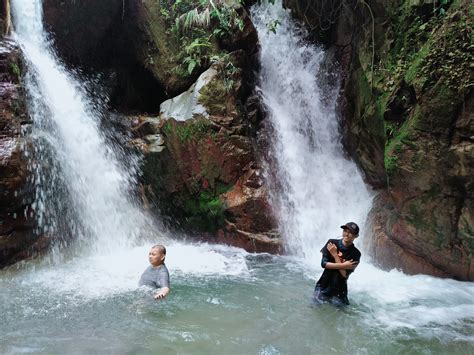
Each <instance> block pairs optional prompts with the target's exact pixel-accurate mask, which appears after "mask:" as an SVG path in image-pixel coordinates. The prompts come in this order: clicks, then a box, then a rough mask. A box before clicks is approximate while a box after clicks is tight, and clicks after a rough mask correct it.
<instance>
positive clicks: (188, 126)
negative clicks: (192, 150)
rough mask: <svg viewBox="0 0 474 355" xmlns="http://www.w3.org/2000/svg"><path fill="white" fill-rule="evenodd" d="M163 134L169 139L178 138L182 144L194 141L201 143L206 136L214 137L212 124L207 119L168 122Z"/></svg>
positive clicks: (164, 126)
mask: <svg viewBox="0 0 474 355" xmlns="http://www.w3.org/2000/svg"><path fill="white" fill-rule="evenodd" d="M162 132H163V133H164V134H165V135H166V136H167V137H168V138H171V139H172V138H173V137H176V138H177V139H178V140H179V142H180V143H181V144H185V143H187V142H188V141H189V140H191V139H193V140H196V141H199V140H200V139H202V138H203V137H205V136H206V135H212V134H213V133H214V132H213V131H212V130H211V123H210V122H209V120H208V119H206V118H203V117H202V118H196V119H192V120H187V121H185V122H176V121H168V122H166V123H165V124H164V125H163V128H162Z"/></svg>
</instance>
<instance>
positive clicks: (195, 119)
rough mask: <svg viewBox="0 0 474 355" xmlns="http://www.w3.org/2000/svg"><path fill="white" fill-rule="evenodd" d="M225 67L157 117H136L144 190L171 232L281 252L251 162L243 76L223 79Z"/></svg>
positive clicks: (165, 106) (208, 75)
mask: <svg viewBox="0 0 474 355" xmlns="http://www.w3.org/2000/svg"><path fill="white" fill-rule="evenodd" d="M223 69H224V66H223V64H222V63H221V64H216V65H214V66H212V67H211V68H210V69H209V70H208V71H206V72H204V73H203V74H202V75H201V77H200V78H199V79H198V80H197V82H196V83H195V84H194V85H193V86H192V87H191V88H190V89H189V90H188V91H187V92H185V93H183V94H182V95H181V96H180V97H177V98H173V99H171V100H169V101H168V102H164V103H163V104H162V112H161V115H160V117H157V118H151V117H148V118H145V117H141V118H138V119H137V120H136V124H135V128H134V131H135V135H136V136H137V138H136V139H135V140H134V141H133V142H132V144H134V145H135V146H137V147H139V148H140V149H141V150H142V151H143V152H144V154H145V159H144V169H143V183H144V186H145V188H144V191H145V194H146V195H147V199H148V200H149V201H151V202H154V203H155V204H156V206H157V207H159V209H160V212H161V214H162V215H163V216H166V217H168V218H169V220H170V225H172V226H173V227H176V226H178V227H179V228H181V229H183V230H185V231H186V232H188V233H191V234H194V235H195V236H196V237H198V238H204V239H205V240H208V241H214V242H220V243H226V244H231V245H234V246H239V247H243V248H245V249H246V250H248V251H253V252H255V251H258V252H261V251H266V252H273V253H276V252H280V251H281V240H280V239H279V238H278V235H277V233H276V232H275V230H276V222H275V220H274V219H273V216H272V211H271V208H270V206H269V204H268V199H267V194H266V190H265V186H264V184H263V179H262V178H261V169H260V167H259V166H258V164H257V163H256V151H255V142H254V140H253V138H252V136H253V133H252V122H253V121H254V120H256V117H250V116H249V115H248V114H247V112H250V111H251V110H247V109H244V108H243V107H244V106H245V103H243V102H242V101H241V94H240V92H241V84H242V82H241V76H240V74H238V73H234V74H232V78H231V77H226V75H230V73H228V72H226V71H225V70H223ZM231 79H232V82H233V85H232V87H229V88H228V89H226V87H225V84H226V81H227V82H228V81H230V80H231ZM253 123H255V122H253Z"/></svg>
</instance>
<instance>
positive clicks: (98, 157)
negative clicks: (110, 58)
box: [12, 0, 145, 252]
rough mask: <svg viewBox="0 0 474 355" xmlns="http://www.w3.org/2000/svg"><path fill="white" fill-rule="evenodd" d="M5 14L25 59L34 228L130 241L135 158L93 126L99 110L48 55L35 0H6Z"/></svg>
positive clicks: (100, 244) (135, 211)
mask: <svg viewBox="0 0 474 355" xmlns="http://www.w3.org/2000/svg"><path fill="white" fill-rule="evenodd" d="M12 14H13V20H14V21H13V22H14V37H15V39H16V40H17V41H18V43H19V44H20V46H21V48H22V51H23V53H24V56H25V58H26V61H27V67H28V72H27V75H26V88H27V93H28V96H29V105H30V107H29V111H30V114H31V116H32V118H33V128H32V136H33V139H34V143H33V146H34V152H33V155H34V156H35V159H32V166H31V169H32V172H33V176H34V179H35V186H36V191H37V192H36V198H35V203H34V205H33V207H34V209H35V213H36V216H37V220H38V224H39V230H38V233H44V234H46V235H58V234H59V236H60V237H62V238H63V239H64V238H66V237H67V235H73V238H74V239H75V240H78V241H82V242H83V244H84V245H89V247H92V249H93V250H95V251H99V252H105V251H108V250H111V249H116V248H117V247H123V246H126V245H130V243H132V242H133V241H134V239H135V238H136V237H138V235H139V234H140V229H141V228H142V226H143V224H144V222H145V219H144V218H143V215H142V213H141V211H140V209H139V208H138V207H137V206H136V205H135V203H134V201H133V199H132V198H131V197H130V194H129V192H130V190H131V188H132V186H133V184H134V182H135V181H134V176H135V167H136V160H135V159H133V157H131V156H129V155H128V156H127V154H125V153H124V152H123V151H122V152H120V150H119V149H118V147H113V149H112V147H111V146H110V144H107V139H106V137H105V136H104V135H103V134H101V132H100V131H99V124H100V119H101V117H102V115H103V110H102V109H101V107H100V105H98V104H97V103H96V102H94V101H92V100H91V99H90V97H88V95H87V94H86V92H85V89H84V87H83V86H84V85H83V84H82V85H81V83H80V81H77V80H76V79H75V78H74V77H73V76H72V74H71V73H69V72H68V71H67V70H66V69H65V67H64V66H63V65H62V64H61V63H60V62H59V60H58V59H57V58H56V56H55V54H54V52H53V50H52V48H51V46H50V43H49V41H48V38H47V37H46V35H45V31H44V29H43V24H42V4H41V1H40V0H14V1H12ZM99 96H100V93H99ZM117 152H119V153H117ZM120 158H126V162H121V159H120ZM35 161H36V163H35ZM122 164H126V165H127V169H126V170H125V169H124V168H123V165H122Z"/></svg>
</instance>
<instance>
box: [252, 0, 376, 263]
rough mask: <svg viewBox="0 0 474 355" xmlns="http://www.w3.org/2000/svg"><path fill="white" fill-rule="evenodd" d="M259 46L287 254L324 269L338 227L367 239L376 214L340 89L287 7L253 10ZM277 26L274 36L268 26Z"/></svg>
mask: <svg viewBox="0 0 474 355" xmlns="http://www.w3.org/2000/svg"><path fill="white" fill-rule="evenodd" d="M252 15H253V16H252V18H253V21H254V24H255V26H256V28H257V30H258V35H259V39H260V44H261V76H260V84H259V86H260V92H261V97H262V99H263V102H264V104H265V106H266V107H267V109H268V114H269V120H270V122H271V128H272V129H271V131H272V132H273V133H272V137H271V138H270V139H271V142H272V145H273V146H272V148H271V151H270V158H269V159H270V161H271V163H272V164H273V165H274V166H276V174H274V176H273V175H269V176H268V180H269V181H270V184H271V185H272V186H273V188H271V189H270V190H271V191H272V202H273V205H274V206H275V207H276V213H277V214H278V216H279V221H280V228H281V231H282V234H283V235H284V237H285V240H286V242H287V246H288V248H289V250H290V251H291V252H292V253H294V254H297V255H299V256H302V257H304V258H305V259H306V261H308V262H309V263H316V264H318V263H319V260H320V253H319V250H320V248H321V246H322V245H323V244H324V242H325V241H326V240H327V239H329V238H334V237H339V236H340V235H341V230H340V229H339V227H340V226H341V225H342V224H345V223H346V222H349V221H354V222H356V223H358V224H359V226H360V227H361V234H363V231H364V224H365V219H366V216H367V213H368V210H369V208H370V206H371V195H370V193H369V191H368V190H367V188H366V186H365V184H364V182H363V180H362V177H361V174H360V173H359V171H358V169H357V167H356V165H355V164H354V162H352V161H351V160H349V159H347V158H346V157H345V156H344V153H343V147H342V144H341V135H340V132H339V121H338V115H337V113H336V101H337V91H338V87H339V82H338V79H337V76H336V75H329V74H328V73H327V70H326V68H325V67H324V60H325V52H324V51H323V50H322V49H321V48H319V47H317V46H314V45H310V44H308V43H306V42H305V41H304V39H303V38H304V33H303V31H302V30H301V29H300V28H298V27H297V25H295V24H294V22H293V21H292V20H291V18H290V14H289V12H288V11H286V10H284V9H283V8H282V6H281V1H276V2H275V4H274V5H273V6H272V5H262V6H259V7H254V10H253V14H252ZM271 23H277V24H278V25H277V26H276V33H274V31H271V30H270V29H269V26H268V24H271Z"/></svg>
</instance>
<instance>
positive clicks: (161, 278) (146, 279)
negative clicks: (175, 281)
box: [138, 244, 170, 300]
mask: <svg viewBox="0 0 474 355" xmlns="http://www.w3.org/2000/svg"><path fill="white" fill-rule="evenodd" d="M165 258H166V248H165V247H164V246H163V245H161V244H157V245H154V246H152V247H151V249H150V252H149V253H148V260H149V261H150V266H148V268H147V269H146V270H145V271H144V272H143V274H142V276H141V277H140V281H139V282H138V285H139V286H149V287H153V288H158V289H159V290H158V291H157V292H156V293H155V295H154V296H153V297H154V298H155V299H157V300H158V299H163V298H165V297H166V296H167V295H168V293H169V292H170V275H169V273H168V268H167V267H166V265H165Z"/></svg>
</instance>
